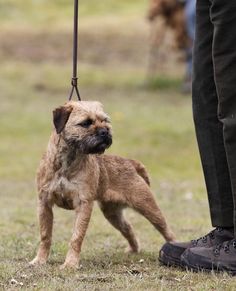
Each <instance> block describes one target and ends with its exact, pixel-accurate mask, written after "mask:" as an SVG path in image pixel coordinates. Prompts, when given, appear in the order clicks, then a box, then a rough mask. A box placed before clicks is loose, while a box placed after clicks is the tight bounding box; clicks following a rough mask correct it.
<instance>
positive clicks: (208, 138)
mask: <svg viewBox="0 0 236 291" xmlns="http://www.w3.org/2000/svg"><path fill="white" fill-rule="evenodd" d="M196 9H197V11H196V35H195V44H194V53H193V91H192V92H193V117H194V123H195V128H196V135H197V140H198V145H199V151H200V156H201V161H202V167H203V171H204V176H205V181H206V187H207V192H208V199H209V205H210V213H211V220H212V225H213V226H219V227H233V226H234V229H236V0H197V8H196ZM235 233H236V231H235Z"/></svg>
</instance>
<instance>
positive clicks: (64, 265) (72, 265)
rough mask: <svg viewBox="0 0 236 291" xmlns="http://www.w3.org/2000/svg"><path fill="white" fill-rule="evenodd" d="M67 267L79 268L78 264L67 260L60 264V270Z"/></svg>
mask: <svg viewBox="0 0 236 291" xmlns="http://www.w3.org/2000/svg"><path fill="white" fill-rule="evenodd" d="M65 269H74V270H76V269H78V264H74V263H70V262H65V263H64V264H62V265H61V266H60V270H65Z"/></svg>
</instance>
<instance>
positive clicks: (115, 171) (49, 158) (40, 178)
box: [31, 101, 174, 267]
mask: <svg viewBox="0 0 236 291" xmlns="http://www.w3.org/2000/svg"><path fill="white" fill-rule="evenodd" d="M53 121H54V125H55V131H54V132H53V133H52V135H51V138H50V140H49V144H48V148H47V151H46V153H45V154H44V156H43V158H42V160H41V163H40V166H39V170H38V174H37V185H38V192H39V205H38V207H39V209H38V214H39V224H40V235H41V243H40V246H39V250H38V253H37V256H36V258H35V259H34V260H33V261H32V262H31V264H44V263H46V261H47V258H48V255H49V250H50V246H51V238H52V228H53V212H52V207H53V205H54V204H56V205H57V206H59V207H62V208H65V209H74V210H75V212H76V219H75V225H74V231H73V235H72V238H71V241H70V248H69V251H68V253H67V256H66V260H65V263H64V264H63V267H67V266H68V267H76V266H77V265H78V262H79V254H80V250H81V245H82V241H83V238H84V236H85V233H86V230H87V227H88V224H89V220H90V216H91V213H92V209H93V203H94V201H95V200H97V201H98V203H99V205H100V208H101V210H102V212H103V214H104V216H105V217H106V218H107V219H108V221H109V222H110V223H111V224H112V225H113V226H114V227H115V228H116V229H118V230H119V231H120V232H121V233H122V235H123V236H124V237H125V238H126V239H127V240H128V242H129V246H130V251H131V252H138V250H139V246H138V242H137V240H136V238H135V235H134V233H133V230H132V227H131V225H130V224H129V223H128V221H127V220H126V219H125V218H124V216H123V212H122V210H123V208H124V207H126V206H128V207H132V208H133V209H135V210H137V211H138V212H139V213H141V214H142V215H144V216H145V217H146V218H147V219H148V220H149V221H150V222H151V223H152V224H153V225H154V227H155V228H156V229H158V230H159V231H160V232H161V234H162V235H163V236H164V238H165V239H166V240H167V241H172V240H174V235H173V233H172V232H171V230H170V229H169V228H168V226H167V224H166V221H165V219H164V217H163V215H162V213H161V211H160V209H159V208H158V206H157V204H156V202H155V200H154V198H153V195H152V193H151V191H150V188H149V178H148V175H147V172H146V170H145V168H144V167H143V165H142V164H140V163H139V162H137V161H134V160H129V159H124V158H121V157H118V156H112V155H109V156H108V155H101V154H102V153H103V152H104V151H105V150H106V149H107V148H108V147H109V146H110V145H111V143H112V135H111V125H110V123H109V118H108V116H107V115H106V114H105V113H104V111H103V108H102V105H101V104H100V103H98V102H86V101H81V102H73V101H70V102H68V103H66V104H65V105H64V106H62V107H59V108H57V109H55V110H54V111H53Z"/></svg>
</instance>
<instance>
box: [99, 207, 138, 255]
mask: <svg viewBox="0 0 236 291" xmlns="http://www.w3.org/2000/svg"><path fill="white" fill-rule="evenodd" d="M99 206H100V208H101V210H102V212H103V214H104V216H105V218H106V219H107V220H108V221H109V222H110V223H111V225H112V226H114V227H115V228H116V229H117V230H119V231H120V232H121V234H122V235H123V236H124V237H125V238H126V239H127V240H128V242H129V249H128V252H133V253H137V252H138V251H139V245H138V241H137V239H136V237H135V234H134V232H133V228H132V226H131V225H130V223H129V222H128V221H127V220H126V219H125V217H124V214H123V209H122V206H121V205H120V204H116V203H112V202H100V203H99Z"/></svg>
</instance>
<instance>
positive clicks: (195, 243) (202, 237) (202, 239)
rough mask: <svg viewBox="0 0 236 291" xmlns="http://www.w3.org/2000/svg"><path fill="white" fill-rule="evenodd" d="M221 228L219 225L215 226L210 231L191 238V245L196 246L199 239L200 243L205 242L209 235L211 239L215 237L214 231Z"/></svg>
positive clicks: (220, 230) (219, 230)
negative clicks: (196, 237)
mask: <svg viewBox="0 0 236 291" xmlns="http://www.w3.org/2000/svg"><path fill="white" fill-rule="evenodd" d="M222 230H223V228H221V227H217V228H215V229H213V230H212V231H211V232H209V233H208V234H207V235H204V236H201V237H200V238H198V239H193V240H191V242H192V244H193V246H196V245H197V244H198V242H199V241H201V242H202V243H204V244H205V243H207V238H208V237H209V238H210V239H211V240H214V239H215V232H216V231H217V232H222Z"/></svg>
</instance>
